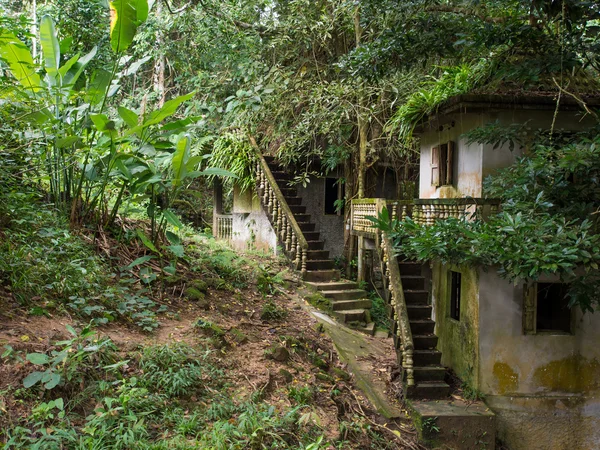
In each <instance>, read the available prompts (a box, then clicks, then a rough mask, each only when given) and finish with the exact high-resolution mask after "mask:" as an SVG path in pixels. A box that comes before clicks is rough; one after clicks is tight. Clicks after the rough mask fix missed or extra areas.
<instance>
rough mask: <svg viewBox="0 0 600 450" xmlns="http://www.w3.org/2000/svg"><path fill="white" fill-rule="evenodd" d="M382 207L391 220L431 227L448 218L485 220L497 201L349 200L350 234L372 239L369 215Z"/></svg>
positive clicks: (375, 213)
mask: <svg viewBox="0 0 600 450" xmlns="http://www.w3.org/2000/svg"><path fill="white" fill-rule="evenodd" d="M383 207H386V208H387V210H388V212H389V215H390V218H391V219H392V220H396V219H398V220H403V219H405V218H406V217H410V218H412V220H413V221H415V222H416V223H418V224H420V225H433V224H434V222H435V221H436V220H444V219H448V218H451V217H452V218H455V219H463V220H468V221H471V220H486V219H487V218H488V217H490V216H492V215H494V214H497V213H498V212H499V211H500V200H498V199H488V198H433V199H415V200H387V199H382V198H365V199H359V200H352V215H351V230H352V234H355V235H359V236H366V237H375V233H376V229H375V227H374V226H373V222H371V220H369V219H368V217H369V216H371V217H377V216H378V211H380V210H382V209H383Z"/></svg>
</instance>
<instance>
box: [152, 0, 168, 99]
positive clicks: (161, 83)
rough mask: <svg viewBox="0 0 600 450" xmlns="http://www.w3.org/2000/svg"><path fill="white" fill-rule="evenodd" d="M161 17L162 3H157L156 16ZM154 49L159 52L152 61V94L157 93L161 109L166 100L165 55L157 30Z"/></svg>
mask: <svg viewBox="0 0 600 450" xmlns="http://www.w3.org/2000/svg"><path fill="white" fill-rule="evenodd" d="M161 15H162V3H161V2H158V3H157V4H156V16H157V17H158V18H160V17H161ZM156 48H157V49H158V51H159V55H158V57H157V58H156V61H154V74H153V84H154V92H157V93H158V107H159V108H162V107H163V105H164V104H165V100H166V91H165V66H166V63H165V55H164V53H162V52H163V36H162V30H161V29H160V28H159V29H158V30H157V31H156Z"/></svg>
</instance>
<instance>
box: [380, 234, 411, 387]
mask: <svg viewBox="0 0 600 450" xmlns="http://www.w3.org/2000/svg"><path fill="white" fill-rule="evenodd" d="M378 238H379V239H378V240H379V245H378V249H379V255H380V260H381V263H382V272H383V278H384V287H385V290H386V291H387V297H388V299H387V300H388V305H389V309H390V317H391V319H392V320H393V322H394V327H393V330H392V331H394V330H395V333H396V339H394V343H395V345H396V349H397V350H399V352H400V354H399V355H398V359H399V363H400V366H401V367H402V370H403V371H404V373H405V374H406V377H405V378H406V384H407V385H408V386H414V384H415V377H414V363H413V352H414V349H415V346H414V343H413V337H412V331H411V330H410V322H409V320H408V308H407V307H406V300H405V298H404V288H403V287H402V278H401V277H400V268H399V267H398V264H397V262H396V253H395V250H394V246H393V244H392V241H391V239H390V238H389V237H387V236H386V235H385V233H382V234H378Z"/></svg>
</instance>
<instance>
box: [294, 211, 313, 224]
mask: <svg viewBox="0 0 600 450" xmlns="http://www.w3.org/2000/svg"><path fill="white" fill-rule="evenodd" d="M294 219H296V222H298V223H300V222H310V214H304V213H302V214H296V213H294Z"/></svg>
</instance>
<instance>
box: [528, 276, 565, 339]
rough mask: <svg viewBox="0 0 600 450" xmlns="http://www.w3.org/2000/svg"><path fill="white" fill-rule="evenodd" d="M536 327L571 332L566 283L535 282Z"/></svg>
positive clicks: (540, 329) (538, 329) (539, 329)
mask: <svg viewBox="0 0 600 450" xmlns="http://www.w3.org/2000/svg"><path fill="white" fill-rule="evenodd" d="M536 329H537V331H563V332H565V333H570V332H571V308H569V285H568V284H566V283H538V284H537V313H536Z"/></svg>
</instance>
